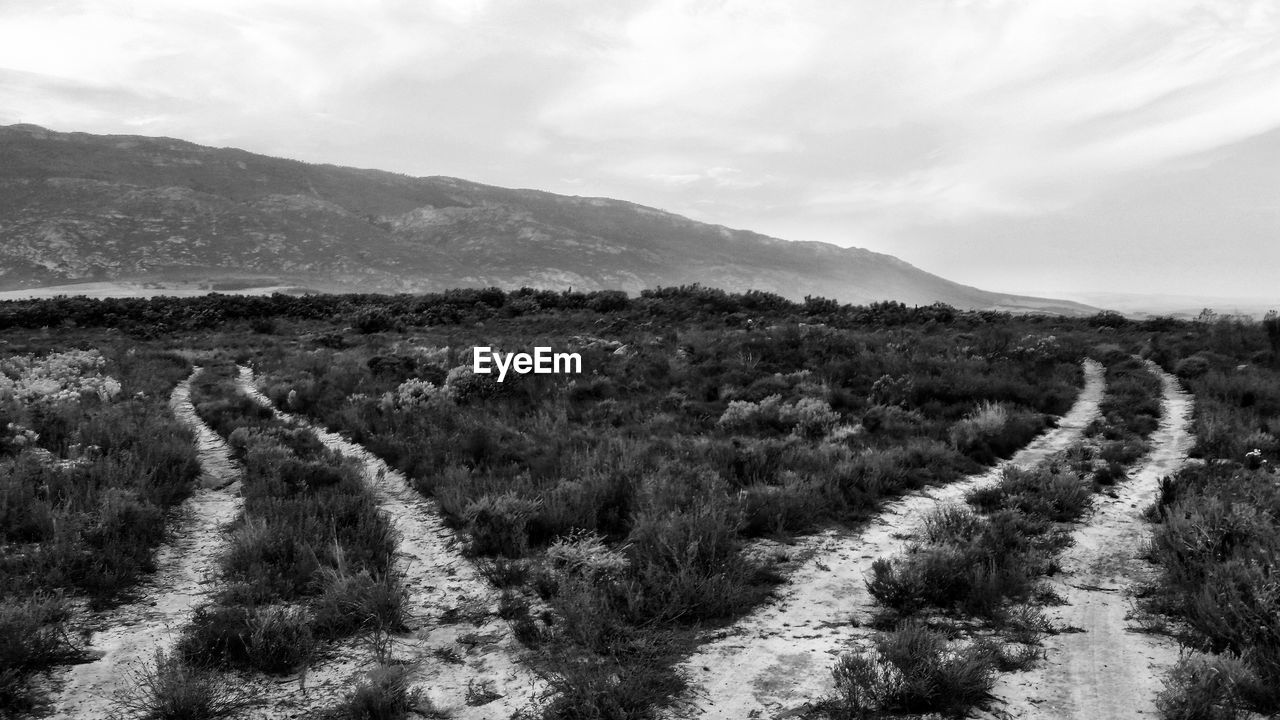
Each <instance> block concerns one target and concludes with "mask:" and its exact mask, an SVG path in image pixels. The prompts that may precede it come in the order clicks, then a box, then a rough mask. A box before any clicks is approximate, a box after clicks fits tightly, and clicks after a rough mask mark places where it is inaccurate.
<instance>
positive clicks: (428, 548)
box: [239, 367, 546, 720]
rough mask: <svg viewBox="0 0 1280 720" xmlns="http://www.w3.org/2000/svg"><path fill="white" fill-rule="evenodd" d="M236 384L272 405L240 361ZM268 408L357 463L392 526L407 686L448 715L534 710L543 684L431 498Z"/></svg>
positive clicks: (322, 672) (346, 666)
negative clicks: (408, 664) (403, 611)
mask: <svg viewBox="0 0 1280 720" xmlns="http://www.w3.org/2000/svg"><path fill="white" fill-rule="evenodd" d="M239 384H240V387H241V389H242V390H243V391H244V392H245V393H246V394H248V395H249V396H250V397H252V398H254V399H255V400H257V401H258V402H260V403H262V404H263V405H264V406H267V407H272V405H271V401H270V400H269V399H268V398H266V397H265V396H263V395H262V393H260V392H259V391H258V390H257V388H256V387H255V386H254V384H253V373H252V371H251V370H249V368H245V367H242V368H240V376H239ZM273 409H274V410H275V412H276V414H277V416H278V417H280V418H281V419H283V420H286V421H288V422H291V423H296V424H299V425H301V426H303V427H307V428H310V429H311V430H313V431H314V432H315V433H316V436H317V437H319V438H320V441H321V442H322V443H324V444H325V446H326V447H328V448H330V449H332V450H335V451H337V452H339V453H341V454H342V455H343V456H345V457H348V458H351V459H354V460H356V461H358V462H359V463H360V464H361V465H362V467H363V469H364V474H365V478H366V480H367V481H368V483H369V486H370V487H371V488H372V489H373V491H374V493H375V495H376V497H377V499H378V503H379V506H380V507H381V509H382V511H383V512H385V513H387V515H388V516H389V517H390V518H391V520H392V522H393V523H394V525H395V527H396V529H397V530H398V531H399V533H400V546H399V551H398V556H399V557H398V561H399V562H398V564H399V569H400V571H401V572H402V573H403V576H404V583H405V588H406V590H407V591H408V593H409V610H410V612H411V613H412V614H413V616H414V621H413V622H412V623H411V624H412V628H411V631H412V632H411V633H410V634H409V635H407V636H404V637H399V638H397V639H396V651H397V652H396V655H397V657H402V658H408V659H409V660H410V661H412V662H413V663H415V665H416V667H415V671H414V673H413V675H412V676H411V678H410V679H411V682H412V684H413V685H414V686H415V687H418V688H420V689H421V690H422V692H423V693H424V694H425V696H426V697H428V698H429V699H430V700H431V702H432V704H433V705H434V706H435V708H436V709H437V710H440V711H443V712H445V713H447V714H448V716H449V717H451V718H455V719H456V720H493V719H495V718H507V717H510V716H511V715H512V713H514V712H516V711H519V710H523V709H529V708H534V707H537V706H538V704H539V700H540V698H541V697H542V695H543V694H544V693H545V690H546V685H545V683H544V682H543V681H542V680H541V679H540V678H538V677H537V676H536V675H534V674H533V673H532V672H531V671H530V670H529V669H528V668H527V667H526V666H525V664H524V663H523V662H521V659H520V658H521V656H522V655H523V654H524V652H525V650H524V647H523V646H522V645H520V643H519V642H517V641H516V639H515V638H514V637H513V636H512V632H511V628H510V627H509V626H508V625H507V623H506V621H504V620H502V619H500V618H499V617H498V616H497V614H496V611H497V600H498V594H497V592H496V591H495V590H494V589H493V587H492V586H491V585H490V584H489V582H488V581H487V580H485V579H484V578H483V577H481V576H480V575H479V574H478V573H477V572H476V569H475V567H474V566H473V565H472V564H471V562H470V561H469V560H467V558H465V557H463V555H462V553H461V552H460V550H461V548H460V546H459V543H458V540H457V538H456V537H455V535H454V533H453V532H452V531H451V530H449V528H447V527H445V526H444V523H443V521H442V520H441V517H440V513H439V510H438V508H437V507H436V505H435V503H434V502H432V501H430V500H428V499H426V498H424V497H423V496H422V495H421V494H420V493H418V492H417V491H416V490H414V489H413V488H412V487H410V486H409V483H408V481H407V480H406V479H405V477H404V475H402V474H401V473H399V472H398V471H396V470H393V469H391V468H390V467H388V466H387V464H386V463H384V462H383V461H382V460H380V459H378V458H377V457H375V456H374V455H373V454H372V453H370V452H369V451H368V450H366V449H364V448H363V447H361V446H360V445H357V444H356V443H353V442H351V441H349V440H347V439H345V438H343V437H342V436H340V435H338V434H337V433H334V432H329V431H327V430H325V429H324V428H321V427H318V426H316V425H314V424H313V423H309V422H307V421H306V420H304V419H302V418H299V417H297V416H294V415H290V414H288V413H285V412H282V411H280V410H278V409H275V408H274V407H273ZM356 652H357V654H356V655H355V656H348V657H346V658H344V659H343V660H340V661H339V662H337V663H334V664H332V665H331V666H330V667H328V668H326V667H324V666H317V667H313V668H312V669H311V670H310V671H309V676H310V677H308V678H307V680H306V682H307V685H308V686H310V687H312V688H318V687H322V686H325V685H333V684H343V683H347V682H348V681H349V677H348V676H349V675H350V673H351V672H352V669H353V668H355V669H356V670H359V669H360V668H361V667H363V668H365V669H367V667H368V666H369V660H368V653H367V651H366V650H364V649H359V650H357V651H356ZM348 689H349V687H348Z"/></svg>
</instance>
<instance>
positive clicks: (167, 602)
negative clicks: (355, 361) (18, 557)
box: [51, 368, 240, 720]
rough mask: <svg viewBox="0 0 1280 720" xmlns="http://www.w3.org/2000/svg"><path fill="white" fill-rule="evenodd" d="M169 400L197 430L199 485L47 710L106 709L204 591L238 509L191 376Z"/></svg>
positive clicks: (232, 477) (231, 476)
mask: <svg viewBox="0 0 1280 720" xmlns="http://www.w3.org/2000/svg"><path fill="white" fill-rule="evenodd" d="M197 371H198V368H197ZM169 405H170V407H171V408H172V409H173V414H174V416H175V417H177V419H178V420H179V421H180V422H182V423H183V424H184V425H186V426H187V427H188V428H190V429H191V431H192V433H193V434H194V435H195V437H196V449H197V453H198V456H199V459H200V470H201V476H200V480H199V485H200V489H199V490H197V491H196V493H195V495H193V496H192V497H191V498H189V499H188V500H187V501H186V502H185V503H183V505H182V507H181V509H180V510H179V513H180V515H179V517H180V520H179V521H178V522H177V523H175V524H174V526H173V529H172V532H173V537H172V539H171V540H170V541H169V542H167V543H166V544H164V545H162V546H161V547H160V548H159V549H158V550H157V551H156V557H155V561H156V572H155V573H154V574H153V575H152V576H151V577H150V578H148V579H147V581H146V582H145V583H143V584H142V585H140V586H139V587H138V588H137V592H138V595H139V597H140V598H141V599H140V600H139V601H138V602H135V603H131V604H128V605H123V606H121V607H119V608H116V609H115V610H113V611H111V612H108V613H104V614H103V615H101V616H100V617H98V618H95V619H94V621H93V622H94V625H96V626H97V629H96V632H94V633H93V635H92V637H91V639H90V644H89V650H90V652H92V653H95V654H100V655H101V656H100V657H99V658H98V659H97V660H95V661H94V662H90V663H85V664H83V665H73V666H71V667H70V668H68V669H67V671H66V672H65V673H63V674H61V676H60V677H58V678H56V681H55V682H56V684H57V685H59V686H60V687H59V689H58V692H57V693H56V694H54V697H53V698H52V702H51V705H52V707H53V708H54V713H53V714H52V715H51V717H53V718H58V719H60V720H61V719H63V718H65V719H66V720H73V719H77V718H78V719H84V718H101V717H105V716H106V715H107V713H108V711H109V709H110V705H111V700H112V698H113V696H114V695H115V694H116V693H117V692H118V691H119V690H121V689H123V688H124V686H125V684H126V683H127V681H128V674H129V671H131V670H133V669H134V668H137V667H139V666H140V664H141V663H143V662H146V661H150V660H151V659H152V657H153V656H154V653H155V651H156V649H158V648H162V647H166V648H167V647H168V646H169V645H170V644H172V642H173V640H174V639H175V638H176V635H177V633H178V631H179V630H180V629H181V627H182V626H183V625H184V624H185V623H186V622H187V620H188V619H189V617H190V614H191V611H192V610H193V609H194V608H195V606H196V605H198V604H199V603H200V602H202V601H203V600H204V599H205V597H206V595H207V594H208V590H209V588H210V585H209V584H208V583H209V581H210V579H211V578H212V577H213V575H214V573H215V571H216V569H217V555H218V552H219V550H220V549H221V548H222V543H223V536H224V531H225V527H226V525H227V524H228V523H230V522H231V521H232V520H234V519H235V517H236V515H237V513H239V512H240V494H239V487H238V485H236V484H235V482H236V480H237V479H238V478H239V474H240V471H239V468H237V466H236V464H235V463H234V462H233V461H232V459H231V453H230V450H229V449H228V448H227V445H226V443H225V442H223V441H222V438H220V437H219V436H218V434H217V433H215V432H213V430H212V429H210V428H209V427H208V426H206V425H205V424H204V423H203V422H202V421H201V420H200V419H199V418H198V417H196V413H195V409H194V408H193V407H192V406H191V380H190V378H188V379H187V380H184V381H182V382H181V383H179V384H178V387H177V388H176V389H175V390H174V391H173V395H172V397H171V398H170V401H169Z"/></svg>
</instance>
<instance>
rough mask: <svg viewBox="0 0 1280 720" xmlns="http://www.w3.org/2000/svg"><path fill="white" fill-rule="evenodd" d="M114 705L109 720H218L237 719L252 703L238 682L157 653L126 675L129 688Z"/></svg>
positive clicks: (118, 697)
mask: <svg viewBox="0 0 1280 720" xmlns="http://www.w3.org/2000/svg"><path fill="white" fill-rule="evenodd" d="M114 704H115V712H114V713H113V714H112V717H125V718H135V719H136V720H220V719H221V718H231V717H236V716H238V715H240V714H241V713H243V712H244V711H245V710H248V709H249V708H251V707H253V706H254V704H255V703H254V701H253V696H252V695H251V694H250V692H249V689H248V688H247V687H245V686H244V685H243V684H242V683H240V682H239V681H238V680H235V679H232V678H229V677H227V676H225V675H223V674H221V673H218V672H216V671H214V670H210V669H208V668H202V667H193V666H190V665H187V664H185V663H183V662H182V660H181V659H180V658H179V657H178V656H176V655H173V654H170V653H166V652H164V651H157V652H156V654H155V657H154V659H153V660H152V661H151V662H149V663H145V664H144V665H143V666H142V667H141V668H139V669H137V670H133V671H131V672H130V673H129V686H128V687H127V689H125V690H124V691H123V692H122V693H121V694H119V695H117V696H116V698H115V703H114Z"/></svg>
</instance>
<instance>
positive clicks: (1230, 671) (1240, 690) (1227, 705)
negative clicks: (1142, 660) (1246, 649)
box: [1156, 654, 1257, 720]
mask: <svg viewBox="0 0 1280 720" xmlns="http://www.w3.org/2000/svg"><path fill="white" fill-rule="evenodd" d="M1256 682H1257V681H1256V679H1255V678H1254V677H1253V675H1252V673H1251V672H1250V671H1249V668H1248V667H1247V666H1245V664H1244V663H1242V662H1240V660H1239V659H1237V658H1231V657H1225V656H1221V655H1201V654H1192V655H1187V656H1184V657H1182V658H1180V659H1179V660H1178V664H1177V665H1175V666H1174V667H1173V669H1172V670H1171V671H1169V674H1168V675H1167V676H1166V677H1165V679H1164V688H1163V689H1162V690H1161V691H1160V692H1159V694H1157V695H1156V710H1157V711H1158V712H1159V713H1160V717H1162V718H1164V720H1235V719H1236V718H1238V717H1241V716H1242V715H1243V714H1244V710H1245V709H1246V708H1245V706H1246V703H1245V700H1244V697H1245V696H1246V695H1248V694H1249V692H1250V686H1251V685H1253V684H1255V683H1256Z"/></svg>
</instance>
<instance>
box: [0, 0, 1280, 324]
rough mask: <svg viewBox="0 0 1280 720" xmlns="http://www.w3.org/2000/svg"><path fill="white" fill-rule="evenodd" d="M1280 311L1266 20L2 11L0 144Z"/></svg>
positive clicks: (1275, 54) (70, 4) (920, 0)
mask: <svg viewBox="0 0 1280 720" xmlns="http://www.w3.org/2000/svg"><path fill="white" fill-rule="evenodd" d="M18 122H25V123H34V124H38V125H43V126H45V127H49V128H51V129H54V130H61V131H82V132H93V133H117V134H139V135H165V136H171V137H179V138H183V139H186V140H191V141H193V142H198V143H202V144H209V145H216V146H232V147H240V148H244V149H247V150H251V151H254V152H259V153H265V154H269V155H276V156H282V157H290V158H296V159H301V160H307V161H312V162H330V163H337V164H342V165H353V166H358V167H372V168H380V169H385V170H393V171H396V172H402V173H407V174H411V175H451V176H456V177H462V178H466V179H469V180H474V181H478V182H484V183H489V184H494V185H502V186H508V187H530V188H538V189H542V190H548V191H551V192H558V193H565V194H570V195H592V196H607V197H614V198H619V199H624V200H630V201H633V202H638V203H642V204H645V205H652V206H655V207H659V208H663V209H666V210H670V211H672V212H676V213H680V214H683V215H687V216H689V217H692V218H694V219H697V220H702V221H706V222H713V223H718V224H722V225H727V226H730V227H735V228H744V229H750V230H755V231H758V232H763V233H766V234H769V235H773V236H776V237H781V238H785V239H788V240H817V241H823V242H830V243H835V244H838V245H844V246H857V247H864V248H868V249H870V250H875V251H877V252H884V253H888V254H891V255H895V256H897V257H900V258H902V259H904V260H906V261H908V262H910V263H912V264H915V265H917V266H918V267H921V268H923V269H925V270H928V271H930V272H934V273H936V274H939V275H942V276H944V277H947V278H949V279H952V280H957V281H960V282H963V283H967V284H971V285H976V286H979V287H982V288H984V289H991V290H1001V291H1007V292H1023V293H1030V294H1042V295H1043V294H1049V295H1056V296H1066V295H1072V294H1080V293H1100V292H1119V293H1160V294H1176V295H1200V296H1209V295H1211V296H1222V297H1250V298H1267V299H1280V283H1277V282H1276V281H1277V273H1278V272H1280V3H1276V2H1274V0H1022V1H1014V0H840V1H838V2H834V1H832V0H751V1H742V2H734V1H724V0H721V1H711V0H681V1H669V0H651V1H649V2H635V1H631V0H610V1H609V2H599V1H598V0H581V1H574V2H568V1H563V0H537V1H536V2H534V1H532V0H529V1H525V2H514V1H512V0H403V1H399V0H397V1H391V0H359V1H358V2H357V1H354V0H353V1H343V2H339V1H338V0H307V1H306V2H283V1H281V0H219V1H218V2H216V3H193V2H189V0H88V1H76V0H0V124H10V123H18Z"/></svg>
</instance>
